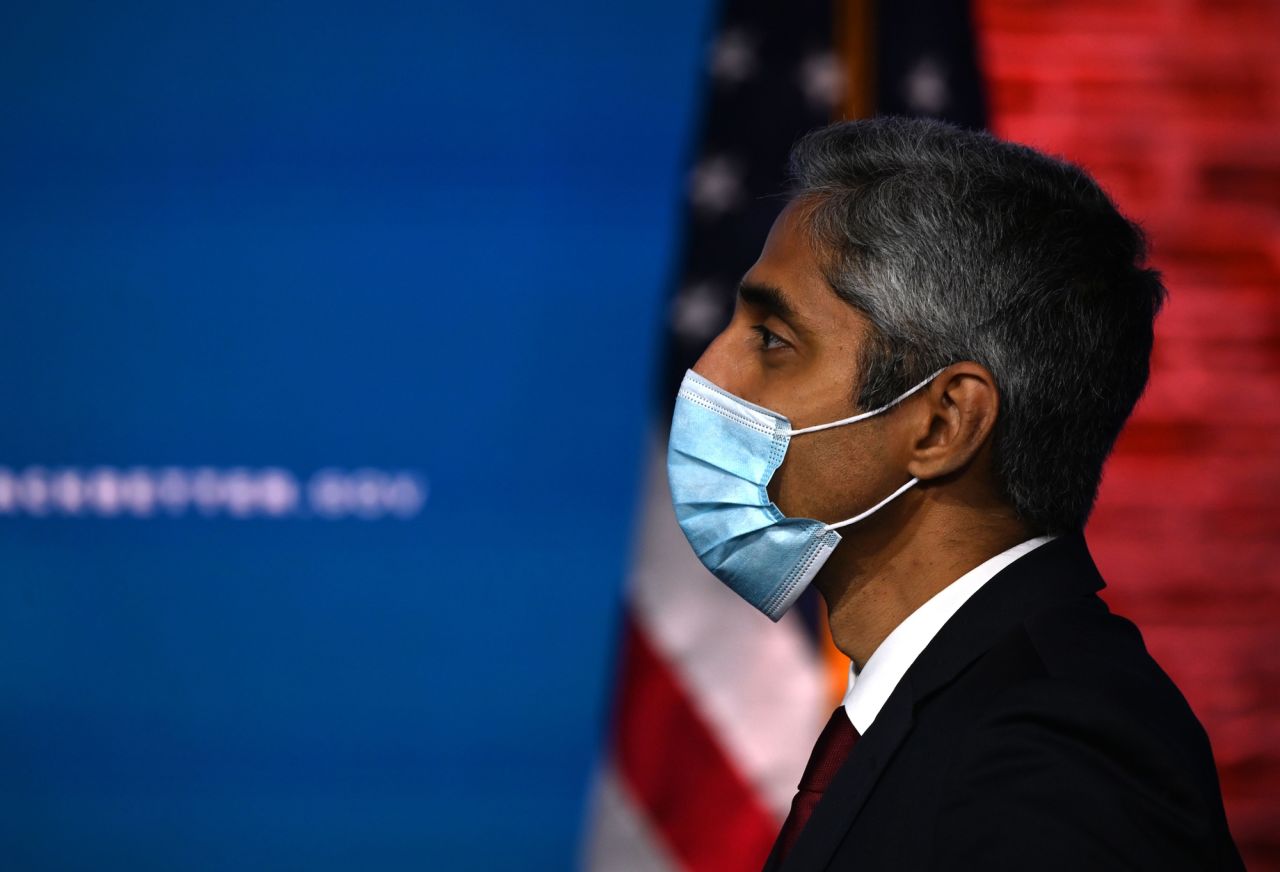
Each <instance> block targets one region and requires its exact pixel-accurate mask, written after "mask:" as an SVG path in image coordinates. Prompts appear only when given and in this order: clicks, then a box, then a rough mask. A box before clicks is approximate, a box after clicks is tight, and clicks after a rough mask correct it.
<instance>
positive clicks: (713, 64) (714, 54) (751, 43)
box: [709, 28, 759, 85]
mask: <svg viewBox="0 0 1280 872" xmlns="http://www.w3.org/2000/svg"><path fill="white" fill-rule="evenodd" d="M756 50H757V45H756V40H755V38H754V37H753V36H752V35H751V34H750V33H748V32H747V31H745V30H743V29H741V28H732V29H730V30H726V31H725V32H724V33H722V34H721V35H720V38H719V39H717V40H716V41H715V44H714V45H712V46H711V57H710V64H709V66H710V68H711V76H712V78H714V79H715V80H716V81H717V82H723V83H724V84H727V85H738V84H741V83H742V82H745V81H746V80H747V79H749V78H751V77H752V76H753V75H755V72H756V69H757V68H758V67H759V64H758V61H757V56H756Z"/></svg>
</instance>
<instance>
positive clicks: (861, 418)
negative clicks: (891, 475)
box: [780, 367, 946, 436]
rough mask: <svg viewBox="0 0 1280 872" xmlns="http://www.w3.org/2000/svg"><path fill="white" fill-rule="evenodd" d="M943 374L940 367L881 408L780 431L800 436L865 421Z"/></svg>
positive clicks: (788, 434)
mask: <svg viewBox="0 0 1280 872" xmlns="http://www.w3.org/2000/svg"><path fill="white" fill-rule="evenodd" d="M945 368H946V367H943V369H945ZM941 374H942V370H941V369H940V370H938V371H937V372H935V373H934V374H933V375H931V376H929V377H928V378H927V379H925V380H924V381H922V382H920V384H918V385H916V386H915V387H913V388H912V389H911V390H909V391H907V392H906V393H905V394H902V395H901V396H899V397H898V398H897V399H895V400H890V401H889V402H887V403H885V404H884V405H883V406H881V407H880V408H878V409H872V410H871V411H870V412H859V413H858V414H856V415H854V416H853V417H851V418H841V419H840V420H839V421H832V422H831V423H830V424H814V425H813V426H812V427H801V428H800V429H799V430H782V431H780V432H781V433H782V434H783V435H786V436H799V435H800V434H802V433H817V432H818V431H819V430H830V429H831V428H832V427H843V426H844V425H845V424H856V423H858V422H859V421H865V420H866V419H867V418H870V417H873V416H874V415H879V414H880V413H881V412H887V411H888V410H889V409H892V408H893V407H894V406H896V405H898V403H901V402H902V401H903V400H905V399H906V398H907V397H909V396H911V395H912V394H914V393H915V392H916V391H918V390H920V389H921V388H923V387H925V386H926V385H927V384H929V382H931V381H933V380H934V379H935V378H937V377H938V376H939V375H941Z"/></svg>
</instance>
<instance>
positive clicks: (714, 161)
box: [689, 154, 747, 215]
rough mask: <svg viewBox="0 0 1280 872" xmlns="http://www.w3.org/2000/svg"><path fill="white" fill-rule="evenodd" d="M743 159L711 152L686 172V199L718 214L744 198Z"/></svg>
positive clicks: (735, 205)
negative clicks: (687, 173)
mask: <svg viewBox="0 0 1280 872" xmlns="http://www.w3.org/2000/svg"><path fill="white" fill-rule="evenodd" d="M742 172H743V167H742V162H741V161H739V160H738V159H736V158H734V157H731V156H729V155H723V154H718V155H710V156H708V157H705V158H703V159H702V160H701V161H699V162H698V165H697V166H695V167H694V168H693V172H691V173H690V174H689V199H690V201H691V202H692V203H693V206H694V208H696V209H697V210H698V211H700V212H704V213H709V214H712V215H721V214H723V213H725V212H728V211H729V210H731V209H734V208H736V207H737V206H739V205H740V204H741V203H742V201H743V200H744V199H745V198H746V193H747V192H746V187H745V185H744V184H743V180H742Z"/></svg>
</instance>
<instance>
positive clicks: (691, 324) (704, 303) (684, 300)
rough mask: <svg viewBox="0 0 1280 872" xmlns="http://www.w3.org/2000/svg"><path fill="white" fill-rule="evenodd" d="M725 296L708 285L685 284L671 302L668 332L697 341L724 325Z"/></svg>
mask: <svg viewBox="0 0 1280 872" xmlns="http://www.w3.org/2000/svg"><path fill="white" fill-rule="evenodd" d="M724 317H725V295H724V293H723V289H722V288H721V287H720V286H718V285H716V284H714V283H712V282H698V283H697V284H692V285H686V286H685V287H683V288H681V289H680V293H679V294H677V295H676V298H675V299H674V300H672V305H671V329H672V330H674V331H675V332H676V334H677V335H679V336H680V337H681V338H682V339H687V340H689V341H691V342H700V341H702V340H705V339H709V338H711V336H712V335H713V334H714V333H715V332H716V331H717V330H719V329H720V328H721V327H722V326H723V325H724Z"/></svg>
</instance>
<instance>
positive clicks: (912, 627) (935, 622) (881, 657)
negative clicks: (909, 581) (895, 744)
mask: <svg viewBox="0 0 1280 872" xmlns="http://www.w3.org/2000/svg"><path fill="white" fill-rule="evenodd" d="M1054 538H1055V537H1054V536H1038V537H1036V538H1035V539H1028V540H1027V541H1026V542H1023V543H1021V544H1019V545H1014V546H1013V547H1012V548H1010V549H1009V550H1007V551H1001V552H1000V553H999V554H997V555H995V556H994V557H992V558H990V559H989V560H987V561H985V562H984V563H981V564H979V565H978V566H975V567H974V568H973V569H970V570H969V571H968V572H966V573H965V574H964V575H962V576H960V577H959V578H957V579H956V580H955V581H953V582H951V584H949V585H947V586H946V587H944V588H943V589H942V590H940V591H938V592H937V593H936V594H934V595H933V597H932V598H931V599H930V600H929V601H928V602H926V603H925V604H924V605H922V606H920V607H919V608H918V609H916V610H915V611H914V612H912V613H911V614H910V615H908V616H907V617H906V618H905V619H904V620H903V621H902V623H900V624H898V626H896V627H894V628H893V632H891V633H889V635H888V636H886V637H885V639H884V641H883V642H881V643H880V647H879V648H877V649H876V650H875V651H874V652H873V653H872V655H871V656H870V657H869V658H867V662H866V664H865V665H864V666H863V667H862V671H861V672H855V671H854V669H853V666H850V667H849V689H848V690H846V691H845V694H844V708H845V711H846V712H847V713H848V715H849V720H850V721H852V722H853V727H854V729H856V730H857V731H858V733H859V734H863V733H866V731H867V729H868V728H869V727H870V726H871V722H872V721H874V720H875V719H876V715H877V714H879V713H880V708H881V707H882V706H883V705H884V703H885V700H887V699H888V698H889V694H891V693H893V689H894V688H895V687H897V686H898V682H899V681H901V680H902V676H903V675H905V674H906V672H907V670H908V669H910V668H911V664H912V663H914V662H915V660H916V658H917V657H919V656H920V652H921V651H923V650H924V649H925V647H926V646H927V645H928V644H929V643H930V642H931V641H932V640H933V637H934V636H936V635H937V633H938V631H939V630H941V629H942V627H943V625H944V624H946V622H947V621H949V620H951V616H952V615H954V614H955V613H956V611H958V610H959V608H960V607H961V606H962V605H964V604H965V602H966V601H967V600H968V599H969V597H971V596H973V595H974V594H975V593H977V591H978V589H979V588H981V587H982V586H983V585H984V584H986V583H987V582H988V581H990V580H991V578H992V577H993V576H994V575H995V574H996V573H998V572H999V571H1000V570H1002V569H1004V568H1005V567H1006V566H1008V565H1009V564H1010V563H1013V561H1015V560H1017V559H1018V558H1019V557H1022V556H1023V555H1025V554H1029V553H1031V552H1032V551H1034V550H1035V549H1037V548H1039V547H1040V546H1041V545H1043V544H1045V543H1046V542H1049V541H1051V540H1052V539H1054Z"/></svg>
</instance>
